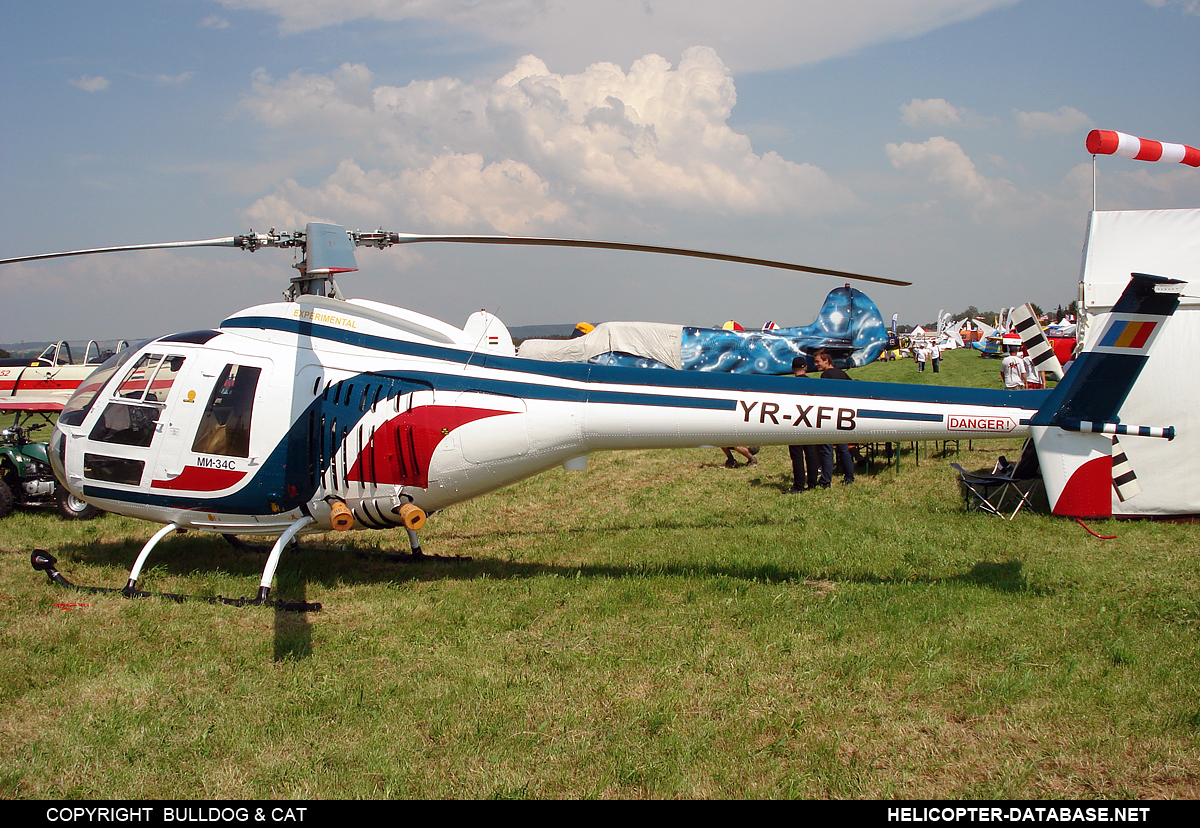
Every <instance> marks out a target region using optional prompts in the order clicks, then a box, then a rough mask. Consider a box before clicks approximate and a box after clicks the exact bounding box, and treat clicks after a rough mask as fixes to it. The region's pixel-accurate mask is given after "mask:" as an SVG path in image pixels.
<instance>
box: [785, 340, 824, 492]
mask: <svg viewBox="0 0 1200 828" xmlns="http://www.w3.org/2000/svg"><path fill="white" fill-rule="evenodd" d="M792 373H793V374H795V375H796V376H797V377H807V376H808V361H807V360H806V359H805V358H804V357H802V356H798V357H796V358H795V359H793V360H792ZM788 455H789V456H790V457H791V458H792V488H791V489H789V491H790V492H792V493H795V492H802V491H804V490H805V489H806V488H808V489H815V488H817V479H818V474H819V473H820V468H821V450H820V446H788ZM805 465H807V466H808V469H807V471H806V470H805V468H804V467H805Z"/></svg>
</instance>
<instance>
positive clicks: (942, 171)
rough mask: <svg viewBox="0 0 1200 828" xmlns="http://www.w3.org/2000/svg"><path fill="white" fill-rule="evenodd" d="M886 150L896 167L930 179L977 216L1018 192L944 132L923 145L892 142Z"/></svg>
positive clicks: (935, 187)
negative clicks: (977, 163) (990, 175)
mask: <svg viewBox="0 0 1200 828" xmlns="http://www.w3.org/2000/svg"><path fill="white" fill-rule="evenodd" d="M885 150H886V152H887V156H888V160H889V161H891V162H892V166H893V167H894V168H895V169H897V170H900V171H902V172H905V173H907V174H909V175H912V176H914V177H917V178H919V179H922V180H924V181H926V182H927V183H928V184H930V185H932V186H933V188H934V190H935V191H936V192H937V193H940V194H944V195H946V196H949V197H950V198H952V199H954V200H956V201H959V202H964V203H966V204H967V205H968V206H969V207H970V208H971V209H972V210H974V211H975V212H976V215H978V213H979V211H982V210H984V209H987V208H991V207H996V206H999V205H1002V204H1004V203H1007V202H1010V201H1011V200H1012V198H1013V197H1014V196H1015V195H1016V190H1015V188H1014V187H1013V185H1012V183H1011V182H1010V181H1008V180H1007V179H1004V178H994V179H993V178H988V177H987V176H985V175H983V174H982V173H981V172H979V170H978V168H976V166H975V163H974V162H973V161H972V160H971V159H970V157H968V155H967V154H966V152H964V151H963V148H962V147H961V146H959V145H958V144H957V143H955V142H954V141H951V140H949V139H947V138H945V137H943V136H941V135H937V136H934V137H933V138H930V139H929V140H928V141H925V142H923V143H920V144H914V143H909V142H905V143H903V144H888V145H887V146H886V147H885Z"/></svg>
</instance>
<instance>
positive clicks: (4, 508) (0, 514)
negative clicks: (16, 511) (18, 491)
mask: <svg viewBox="0 0 1200 828" xmlns="http://www.w3.org/2000/svg"><path fill="white" fill-rule="evenodd" d="M12 510H13V496H12V492H11V491H10V490H9V488H8V484H7V483H5V482H4V478H2V477H0V518H6V517H8V516H9V515H10V514H12Z"/></svg>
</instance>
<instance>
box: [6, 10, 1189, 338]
mask: <svg viewBox="0 0 1200 828" xmlns="http://www.w3.org/2000/svg"><path fill="white" fill-rule="evenodd" d="M3 24H4V25H3V26H2V27H0V72H2V73H3V74H2V79H3V83H2V84H0V112H2V114H3V118H2V125H0V136H2V137H0V159H2V161H0V188H2V192H3V194H4V198H3V199H2V200H0V219H2V220H3V226H4V228H5V232H4V233H3V234H0V258H5V257H13V256H21V255H28V254H33V253H45V252H51V251H59V250H74V249H81V248H91V247H105V246H115V245H123V244H136V243H146V242H162V241H176V240H186V239H203V238H214V237H223V236H232V235H235V234H238V233H243V232H246V231H248V230H250V229H252V228H253V229H254V230H258V231H263V230H267V229H268V228H270V227H276V228H279V229H281V230H284V229H286V230H292V229H302V228H303V225H304V223H305V222H307V221H312V220H319V221H330V222H334V223H337V224H342V225H345V226H347V227H349V228H361V229H374V228H377V227H383V228H385V229H388V230H395V231H400V232H410V233H505V234H521V235H545V236H562V237H581V238H596V239H609V240H618V241H628V242H639V243H645V244H657V245H671V246H679V247H691V248H698V249H702V250H711V251H719V252H724V253H732V254H739V255H745V256H757V257H763V258H774V259H781V260H785V261H790V262H796V263H800V264H808V265H816V266H820V267H828V268H833V269H837V270H845V271H850V272H854V273H863V274H870V275H876V276H882V277H887V278H892V279H903V280H910V281H912V282H913V283H914V284H913V286H912V287H908V288H898V287H890V286H882V285H875V284H869V283H866V284H860V285H859V287H860V288H861V289H863V290H864V291H865V292H866V293H867V294H868V295H870V296H871V297H872V298H873V299H874V300H875V301H876V303H877V304H878V305H879V306H880V308H881V309H882V310H883V312H884V314H885V316H888V317H890V316H891V314H892V313H898V314H899V316H900V320H901V322H902V323H908V324H915V323H918V322H928V321H930V320H932V319H933V318H934V317H935V316H936V314H937V311H938V310H940V309H945V310H947V311H951V312H957V311H961V310H963V309H965V308H967V307H968V306H969V305H974V306H976V307H978V308H980V309H982V310H989V309H990V310H995V309H999V308H1001V307H1007V306H1011V305H1015V304H1020V303H1023V302H1027V301H1032V302H1036V303H1038V304H1039V305H1042V306H1043V307H1051V308H1052V307H1054V306H1056V305H1060V304H1061V305H1066V304H1067V303H1069V302H1070V301H1071V300H1072V299H1074V298H1076V293H1077V287H1076V285H1077V282H1078V279H1079V267H1080V258H1081V253H1082V246H1083V242H1084V234H1085V230H1086V227H1087V221H1088V215H1089V211H1090V210H1091V209H1092V199H1093V186H1092V181H1093V164H1092V157H1091V155H1090V154H1088V152H1087V150H1086V148H1085V143H1084V142H1085V138H1086V136H1087V133H1088V132H1089V131H1090V130H1091V129H1097V128H1098V129H1113V130H1119V131H1123V132H1128V133H1132V134H1134V135H1138V136H1141V137H1145V138H1151V139H1155V140H1160V141H1170V142H1178V143H1185V144H1191V145H1193V146H1195V145H1200V106H1198V105H1200V2H1198V1H1197V0H1054V1H1053V2H1044V0H1036V1H1035V0H739V2H722V1H719V0H604V2H596V1H595V0H578V1H576V0H457V1H456V0H440V2H433V1H432V0H338V1H337V2H335V1H334V0H153V2H140V1H139V0H123V2H121V3H115V4H114V3H108V2H100V1H99V0H96V1H94V2H93V1H86V0H61V1H60V2H48V3H25V4H7V5H6V6H5V9H4V12H3ZM1096 181H1097V186H1096V200H1097V206H1098V208H1099V209H1101V210H1118V209H1168V208H1181V207H1200V169H1194V168H1191V167H1187V166H1184V165H1181V164H1166V163H1157V164H1155V163H1147V162H1140V161H1132V160H1128V159H1124V158H1116V157H1111V156H1101V157H1100V158H1099V159H1098V160H1097V163H1096ZM357 258H358V264H359V266H360V268H361V270H360V271H359V272H358V273H355V274H348V275H346V276H344V277H342V278H341V279H340V280H339V281H340V284H341V287H342V289H343V291H344V292H345V293H346V294H348V295H350V296H362V297H364V298H371V299H375V300H378V301H383V302H388V303H391V304H396V305H401V306H405V307H410V308H412V309H414V310H417V311H420V312H422V313H426V314H430V315H432V316H436V317H439V318H442V319H444V320H446V321H447V322H450V323H452V324H455V325H462V324H463V322H464V321H465V319H466V317H467V315H468V314H470V313H471V312H473V311H476V310H479V309H481V308H486V309H488V310H491V311H492V312H494V313H496V314H497V315H498V316H499V317H500V318H501V319H503V320H504V321H506V322H507V323H508V324H509V325H510V326H518V325H530V324H543V323H545V324H549V323H574V322H577V321H591V322H601V321H606V320H613V319H623V320H646V321H657V322H675V323H680V324H697V325H712V324H720V323H721V322H723V321H724V320H726V319H730V318H734V319H737V320H738V321H740V322H742V323H743V324H744V325H746V326H747V327H749V326H759V325H761V324H763V323H764V322H766V321H767V320H769V319H770V320H774V321H776V322H777V323H779V324H782V325H802V324H808V323H809V322H811V321H812V319H813V317H814V315H815V313H816V311H817V309H818V308H819V306H820V304H821V301H822V299H823V298H824V296H825V294H826V293H827V292H828V291H829V290H830V289H832V288H833V287H836V286H837V285H838V284H839V283H838V282H837V281H836V280H834V279H832V278H830V277H824V276H811V275H798V274H794V273H785V272H776V271H769V270H765V269H762V268H755V267H748V266H745V265H735V264H726V263H719V262H708V261H698V260H694V259H677V258H670V257H664V256H658V255H648V254H637V253H626V252H613V251H588V250H578V249H570V250H548V249H545V248H513V247H503V248H491V247H474V246H465V247H458V246H453V247H452V246H449V245H425V246H408V247H404V248H392V249H390V250H386V251H378V250H370V249H365V250H360V251H359V253H358V257H357ZM291 263H292V258H291V254H290V253H289V252H288V251H282V250H262V251H259V252H256V253H254V254H248V253H245V252H242V251H237V250H228V249H215V250H194V251H186V252H165V251H153V252H144V253H137V254H109V255H104V256H89V257H80V258H73V259H60V260H54V261H48V262H41V263H29V264H18V265H6V266H0V292H2V294H0V295H3V296H4V297H5V299H6V301H5V302H4V307H5V308H6V310H5V312H4V313H2V314H0V342H10V343H11V342H19V341H22V340H47V339H58V338H67V339H73V340H84V339H88V338H97V339H111V338H116V337H127V338H130V339H133V338H145V337H149V336H155V335H161V334H165V333H170V332H173V331H181V330H193V329H197V328H207V327H214V326H216V325H217V324H218V323H219V322H220V321H221V320H222V319H223V318H224V317H225V316H227V315H228V314H230V313H232V312H234V311H236V310H239V309H241V308H244V307H248V306H251V305H255V304H260V303H263V302H270V301H275V300H277V299H278V298H279V297H280V294H281V292H282V291H283V290H284V289H285V288H286V286H287V281H288V278H289V277H290V276H291V275H292V273H293V271H292V270H291V269H290V265H291Z"/></svg>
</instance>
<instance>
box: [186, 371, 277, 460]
mask: <svg viewBox="0 0 1200 828" xmlns="http://www.w3.org/2000/svg"><path fill="white" fill-rule="evenodd" d="M261 374H262V369H261V368H255V367H252V366H249V365H226V366H225V370H223V371H222V372H221V375H220V376H219V377H217V383H216V386H215V387H214V388H213V392H212V396H211V397H209V399H208V406H207V407H206V408H205V409H204V414H203V416H202V417H201V418H200V427H199V428H198V429H197V431H196V440H195V442H193V443H192V451H194V452H197V453H198V454H221V455H225V456H226V457H249V456H250V417H251V414H252V413H253V409H254V392H255V390H256V389H257V388H258V379H259V376H260V375H261Z"/></svg>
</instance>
